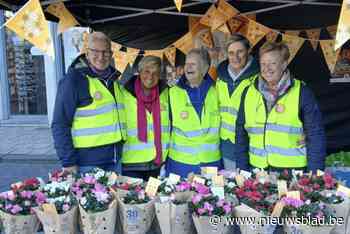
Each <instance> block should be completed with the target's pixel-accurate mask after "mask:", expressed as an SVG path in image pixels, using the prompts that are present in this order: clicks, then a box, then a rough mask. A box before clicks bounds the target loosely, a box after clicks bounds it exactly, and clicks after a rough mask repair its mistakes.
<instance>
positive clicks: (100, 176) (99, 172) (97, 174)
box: [95, 170, 105, 180]
mask: <svg viewBox="0 0 350 234" xmlns="http://www.w3.org/2000/svg"><path fill="white" fill-rule="evenodd" d="M104 176H105V171H103V170H98V171H97V173H96V174H95V179H96V180H98V179H100V178H102V177H104Z"/></svg>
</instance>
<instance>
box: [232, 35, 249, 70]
mask: <svg viewBox="0 0 350 234" xmlns="http://www.w3.org/2000/svg"><path fill="white" fill-rule="evenodd" d="M227 54H228V61H229V64H230V66H231V67H232V69H233V70H234V72H236V73H239V72H240V71H241V70H242V69H243V68H244V67H245V66H246V65H247V62H248V57H249V50H248V49H247V48H246V47H245V46H244V44H243V43H242V42H239V41H237V42H233V43H232V44H231V45H229V47H228V49H227Z"/></svg>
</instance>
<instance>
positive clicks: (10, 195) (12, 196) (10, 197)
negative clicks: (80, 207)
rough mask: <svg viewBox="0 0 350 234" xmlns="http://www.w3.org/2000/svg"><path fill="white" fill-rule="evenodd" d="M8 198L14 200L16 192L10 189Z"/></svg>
mask: <svg viewBox="0 0 350 234" xmlns="http://www.w3.org/2000/svg"><path fill="white" fill-rule="evenodd" d="M7 198H8V199H9V200H10V201H14V200H15V199H16V194H15V193H14V192H13V191H8V192H7Z"/></svg>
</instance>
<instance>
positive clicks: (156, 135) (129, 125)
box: [122, 56, 170, 180]
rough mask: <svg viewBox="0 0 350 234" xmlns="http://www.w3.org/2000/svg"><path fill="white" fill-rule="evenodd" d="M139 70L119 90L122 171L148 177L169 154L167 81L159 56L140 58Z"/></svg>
mask: <svg viewBox="0 0 350 234" xmlns="http://www.w3.org/2000/svg"><path fill="white" fill-rule="evenodd" d="M138 70H139V75H137V76H134V77H132V78H131V79H130V80H129V81H128V82H127V83H126V84H125V85H124V88H123V89H122V91H123V95H124V104H125V109H126V129H127V138H126V139H127V140H126V142H125V144H124V147H123V154H122V174H123V175H125V176H130V177H137V178H141V179H144V180H148V178H149V177H150V176H152V177H157V176H158V175H159V173H160V168H161V166H162V164H163V162H164V161H165V159H166V157H167V154H168V145H169V136H170V123H169V105H168V103H169V101H168V86H167V83H166V80H163V79H160V71H161V59H160V58H158V57H156V56H146V57H144V58H142V60H141V61H140V63H139V65H138Z"/></svg>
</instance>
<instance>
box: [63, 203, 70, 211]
mask: <svg viewBox="0 0 350 234" xmlns="http://www.w3.org/2000/svg"><path fill="white" fill-rule="evenodd" d="M62 209H63V211H64V212H67V211H68V210H69V205H68V204H64V205H63V206H62Z"/></svg>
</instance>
